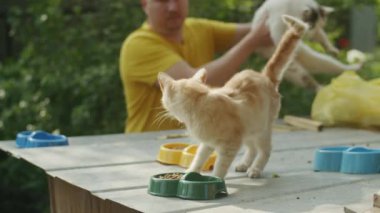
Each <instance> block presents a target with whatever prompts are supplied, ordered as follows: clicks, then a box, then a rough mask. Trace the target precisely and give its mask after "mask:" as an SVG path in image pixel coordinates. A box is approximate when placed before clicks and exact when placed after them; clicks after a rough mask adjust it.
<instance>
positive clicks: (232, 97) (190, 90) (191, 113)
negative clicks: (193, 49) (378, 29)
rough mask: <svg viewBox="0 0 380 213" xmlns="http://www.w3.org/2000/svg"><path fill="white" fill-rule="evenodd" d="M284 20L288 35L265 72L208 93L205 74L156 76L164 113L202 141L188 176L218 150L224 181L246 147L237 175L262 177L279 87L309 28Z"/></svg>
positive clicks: (216, 171) (234, 79)
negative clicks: (302, 37)
mask: <svg viewBox="0 0 380 213" xmlns="http://www.w3.org/2000/svg"><path fill="white" fill-rule="evenodd" d="M283 19H284V22H286V23H287V25H288V26H289V27H288V30H287V31H286V33H285V34H284V36H283V38H282V40H281V42H280V44H279V45H278V48H277V49H276V52H275V53H274V55H273V56H272V57H271V58H270V60H269V62H268V63H267V64H266V66H265V67H264V69H263V71H262V72H261V73H259V72H255V71H253V70H244V71H241V72H239V73H237V74H235V75H234V76H233V77H232V78H231V79H230V80H229V81H228V82H227V83H226V84H225V86H223V87H221V88H210V87H208V86H207V85H206V84H205V83H204V82H205V79H206V70H205V69H201V70H200V71H198V72H197V73H196V74H195V75H194V76H193V77H192V78H190V79H181V80H174V79H172V78H171V77H170V76H169V75H167V74H166V73H160V74H159V75H158V81H159V83H160V86H161V89H162V92H163V96H162V104H163V106H164V108H165V109H166V110H167V111H168V113H169V115H171V116H173V117H175V118H176V119H178V120H179V121H181V122H183V123H184V124H185V125H186V128H187V130H188V132H189V134H190V135H191V136H192V137H194V138H195V139H196V140H198V141H200V142H201V144H200V146H199V148H198V151H197V153H196V156H195V158H194V160H193V161H192V164H191V166H190V167H189V169H188V171H195V172H200V171H201V167H202V165H203V163H204V162H205V161H206V159H207V158H208V156H209V155H210V154H211V153H212V151H213V150H215V151H216V152H217V154H218V157H217V161H216V163H215V166H214V171H213V172H214V175H216V176H219V177H221V178H224V177H225V175H226V173H227V170H228V168H229V167H230V165H231V162H232V161H233V159H234V158H235V155H236V154H237V152H238V151H239V149H240V148H241V145H242V144H245V145H246V148H247V149H246V152H245V154H244V157H243V159H242V162H241V163H240V164H239V165H238V166H237V167H236V171H238V172H247V173H248V176H249V177H251V178H256V177H259V176H260V173H261V172H262V170H263V168H264V166H265V165H266V163H267V161H268V159H269V156H270V152H271V129H272V128H271V127H272V122H273V121H274V120H275V118H276V117H277V115H278V112H279V110H280V99H281V95H280V93H279V92H278V86H279V84H280V81H281V78H282V75H283V71H284V69H285V68H286V65H287V64H288V62H289V61H290V60H291V59H292V57H293V55H294V54H293V53H294V52H295V49H296V47H297V44H298V43H299V41H300V38H301V36H302V35H303V33H304V31H305V30H306V29H307V25H306V24H305V23H304V22H302V21H300V20H298V19H295V18H293V17H290V16H284V17H283Z"/></svg>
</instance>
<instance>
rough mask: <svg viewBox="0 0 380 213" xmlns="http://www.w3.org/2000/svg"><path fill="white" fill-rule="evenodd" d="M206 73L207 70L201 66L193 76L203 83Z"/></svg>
mask: <svg viewBox="0 0 380 213" xmlns="http://www.w3.org/2000/svg"><path fill="white" fill-rule="evenodd" d="M206 74H207V71H206V69H205V68H202V69H200V70H198V71H197V72H196V73H195V75H194V76H193V78H194V79H195V80H197V81H199V82H201V83H205V82H206V78H207V76H206Z"/></svg>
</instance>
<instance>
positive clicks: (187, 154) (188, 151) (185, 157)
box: [179, 144, 216, 171]
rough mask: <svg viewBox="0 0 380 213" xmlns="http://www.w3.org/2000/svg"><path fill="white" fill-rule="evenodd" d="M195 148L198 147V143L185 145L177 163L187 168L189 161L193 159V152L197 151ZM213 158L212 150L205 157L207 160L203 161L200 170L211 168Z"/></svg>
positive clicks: (214, 157)
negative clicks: (208, 155) (207, 156)
mask: <svg viewBox="0 0 380 213" xmlns="http://www.w3.org/2000/svg"><path fill="white" fill-rule="evenodd" d="M197 149H198V145H196V144H194V145H190V146H188V147H186V148H185V149H184V150H183V152H182V156H181V160H180V162H179V165H180V166H182V167H185V168H188V167H189V166H190V164H191V162H192V161H193V158H194V156H195V153H196V152H197ZM215 160H216V154H215V152H213V153H212V154H211V155H210V157H209V158H208V159H207V161H206V162H205V163H204V165H203V167H202V170H204V171H208V170H212V168H213V167H214V164H215Z"/></svg>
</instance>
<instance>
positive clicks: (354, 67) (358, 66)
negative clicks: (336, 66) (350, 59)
mask: <svg viewBox="0 0 380 213" xmlns="http://www.w3.org/2000/svg"><path fill="white" fill-rule="evenodd" d="M362 67H363V64H362V63H360V64H351V65H349V67H348V69H347V70H351V71H359V70H360V69H361V68H362Z"/></svg>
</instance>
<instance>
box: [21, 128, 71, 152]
mask: <svg viewBox="0 0 380 213" xmlns="http://www.w3.org/2000/svg"><path fill="white" fill-rule="evenodd" d="M16 145H17V146H18V147H19V148H32V147H47V146H65V145H68V140H67V138H66V136H64V135H56V134H50V133H47V132H44V131H22V132H19V133H18V134H17V136H16Z"/></svg>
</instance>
